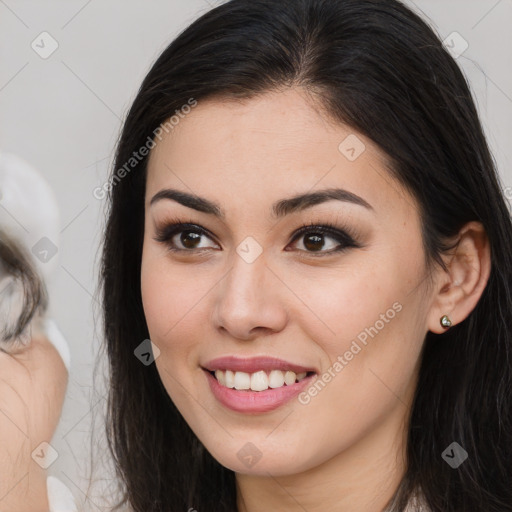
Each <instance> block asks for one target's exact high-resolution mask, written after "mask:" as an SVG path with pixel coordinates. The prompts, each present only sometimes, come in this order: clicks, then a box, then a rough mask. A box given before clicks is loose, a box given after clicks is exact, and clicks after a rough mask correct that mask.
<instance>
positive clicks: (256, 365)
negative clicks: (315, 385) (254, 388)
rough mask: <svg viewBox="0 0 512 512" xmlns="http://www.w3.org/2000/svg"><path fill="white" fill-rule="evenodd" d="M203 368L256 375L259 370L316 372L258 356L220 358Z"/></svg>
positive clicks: (280, 360)
mask: <svg viewBox="0 0 512 512" xmlns="http://www.w3.org/2000/svg"><path fill="white" fill-rule="evenodd" d="M203 368H204V369H205V370H208V371H215V370H231V371H234V372H246V373H255V372H257V371H259V370H263V371H271V370H281V371H286V370H291V371H292V372H295V373H303V372H315V373H318V372H317V371H316V370H315V368H312V367H307V366H302V365H300V364H295V363H290V362H289V361H285V360H283V359H278V358H275V357H267V356H258V357H249V358H240V357H235V356H224V357H218V358H216V359H212V360H211V361H208V362H207V363H206V364H205V365H203Z"/></svg>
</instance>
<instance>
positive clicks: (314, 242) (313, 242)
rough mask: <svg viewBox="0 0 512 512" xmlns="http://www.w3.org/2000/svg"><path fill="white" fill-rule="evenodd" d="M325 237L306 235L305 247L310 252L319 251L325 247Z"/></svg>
mask: <svg viewBox="0 0 512 512" xmlns="http://www.w3.org/2000/svg"><path fill="white" fill-rule="evenodd" d="M324 243H325V242H324V236H323V235H306V236H305V237H304V247H306V249H308V250H309V251H319V250H321V249H322V248H323V246H324Z"/></svg>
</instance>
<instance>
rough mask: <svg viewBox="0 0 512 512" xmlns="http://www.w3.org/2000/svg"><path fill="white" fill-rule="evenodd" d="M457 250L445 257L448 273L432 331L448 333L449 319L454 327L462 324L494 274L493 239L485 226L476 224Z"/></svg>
mask: <svg viewBox="0 0 512 512" xmlns="http://www.w3.org/2000/svg"><path fill="white" fill-rule="evenodd" d="M457 240H458V242H457V243H456V246H455V247H454V248H453V249H452V250H451V251H449V252H448V253H447V254H445V255H444V256H443V259H444V261H445V263H446V266H447V270H446V271H445V270H443V269H439V271H438V278H437V279H436V288H435V291H434V297H433V303H432V307H431V309H430V312H429V316H428V325H427V327H428V330H429V331H432V332H434V333H437V334H441V333H443V332H446V330H447V329H446V328H445V327H443V326H442V325H441V323H440V319H441V317H442V316H443V315H448V317H449V318H450V320H451V321H452V325H456V324H458V323H460V322H462V321H463V320H464V319H465V318H467V317H468V315H469V314H470V313H471V311H473V309H474V308H475V306H476V305H477V303H478V301H479V300H480V297H481V296H482V293H483V291H484V289H485V286H486V284H487V281H488V280H489V275H490V273H491V251H490V246H489V239H488V237H487V233H486V232H485V229H484V227H483V225H482V224H481V223H480V222H476V221H472V222H469V223H467V224H465V225H464V226H463V227H462V229H461V230H460V231H459V233H458V235H457Z"/></svg>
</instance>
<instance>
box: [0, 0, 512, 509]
mask: <svg viewBox="0 0 512 512" xmlns="http://www.w3.org/2000/svg"><path fill="white" fill-rule="evenodd" d="M216 3H219V2H216ZM406 3H407V4H409V5H411V6H412V7H413V8H414V9H417V10H418V11H420V12H421V13H423V15H424V17H427V18H428V19H429V20H430V23H431V25H432V26H434V27H435V29H436V30H437V32H438V33H439V35H440V36H441V38H442V39H445V38H446V37H447V36H449V35H450V34H452V33H453V32H454V31H455V32H458V33H459V34H460V35H461V36H462V37H463V38H464V40H466V41H467V43H468V44H469V46H468V48H467V50H466V51H465V52H464V53H463V54H462V56H460V57H459V58H458V62H459V64H460V65H461V66H462V68H463V69H464V71H465V73H466V75H467V76H468V77H469V79H470V82H471V84H472V87H473V91H474V94H475V97H476V99H477V103H478V108H479V111H480V115H481V119H482V121H483V124H484V127H485V130H486V133H487V136H488V140H489V143H490V145H491V149H492V150H493V153H494V155H495V158H496V160H497V163H498V166H499V169H500V174H501V177H502V182H503V186H504V187H505V188H507V187H511V188H507V195H508V197H509V198H512V170H511V165H510V164H511V160H512V148H511V141H512V121H511V119H512V71H511V70H512V32H511V31H510V25H511V22H512V0H499V1H497V0H474V1H469V0H450V1H447V0H434V1H427V0H421V1H420V0H416V1H415V2H414V3H413V2H410V1H409V2H406ZM214 4H215V2H213V1H210V2H207V1H206V0H172V1H169V0H166V1H163V0H150V1H142V0H139V1H134V0H89V1H87V0H82V1H70V0H62V1H57V0H53V1H41V0H33V1H23V0H0V62H1V63H2V66H1V68H0V119H1V122H0V148H1V149H2V150H4V151H7V152H12V153H16V154H17V155H19V156H21V157H23V158H24V159H25V160H27V161H28V162H29V163H31V164H32V165H34V166H35V167H37V168H38V169H39V170H40V171H41V172H42V174H43V175H44V176H45V178H46V179H47V180H48V182H49V183H50V185H51V186H52V188H53V190H54V191H55V194H56V197H57V200H58V203H59V207H60V211H61V218H62V223H61V224H62V226H61V229H62V231H61V240H60V246H59V256H60V260H59V269H58V273H57V274H56V276H55V279H54V280H53V281H52V282H51V283H50V296H51V303H52V306H51V314H52V316H53V317H54V318H55V319H56V321H57V323H58V325H59V327H60V329H61V330H62V332H63V334H64V336H65V337H66V339H67V340H68V343H69V345H70V348H71V359H72V360H71V371H70V378H69V387H68V390H67V398H66V402H65V405H64V410H63V414H62V419H61V423H60V425H59V428H58V430H57V433H56V435H55V437H54V439H53V441H52V445H53V446H54V447H55V448H56V449H57V451H58V452H59V458H58V459H57V461H56V462H55V463H54V464H53V465H52V466H51V468H50V469H49V472H50V473H51V474H54V475H56V476H58V477H60V478H61V479H62V480H63V481H64V483H66V484H67V485H68V486H69V487H70V488H71V490H72V491H73V493H74V494H75V496H76V497H77V499H79V500H83V496H84V493H85V492H86V490H87V485H86V482H87V479H88V473H87V468H88V467H89V466H88V464H89V455H90V447H89V442H90V439H89V434H90V432H91V429H92V427H91V424H92V423H91V422H92V420H93V419H94V418H95V416H96V415H98V416H101V414H99V413H101V409H102V406H103V405H104V399H103V398H102V397H103V396H104V395H103V393H102V391H101V390H100V389H96V390H95V391H93V387H92V382H93V380H92V375H93V368H94V366H95V356H96V354H97V353H98V346H99V341H100V322H99V317H98V312H96V313H94V310H95V309H96V311H98V303H97V295H96V294H97V291H96V288H97V277H96V276H97V270H98V256H99V252H98V245H99V241H100V235H101V233H102V225H103V215H104V210H103V209H104V206H105V205H104V204H103V201H101V200H98V199H96V198H95V197H94V196H93V190H94V189H95V188H96V187H98V186H101V185H102V184H103V183H104V182H105V180H106V177H107V169H108V167H109V165H110V164H111V162H112V159H113V150H114V146H115V141H116V139H117V136H118V133H119V129H120V126H121V120H122V119H123V117H124V115H125V114H126V111H127V109H128V107H129V105H130V102H131V100H132V99H133V97H134V95H135V93H136V91H137V89H138V87H139V85H140V82H141V80H142V79H143V77H144V76H145V74H146V72H147V71H148V69H149V67H150V65H151V63H152V62H153V61H154V59H155V58H156V57H157V56H158V54H159V53H160V52H161V51H162V50H163V49H164V48H165V47H166V46H167V44H168V43H169V42H170V41H171V40H172V38H173V37H174V36H175V35H176V34H177V33H178V32H179V31H181V30H182V29H183V28H184V27H186V26H187V25H188V24H189V23H190V22H191V21H192V20H193V19H195V18H196V17H197V16H198V15H199V14H201V13H203V12H204V11H206V10H208V9H209V8H210V7H211V6H213V5H214ZM43 31H47V32H49V33H50V34H51V36H52V37H53V38H54V39H55V40H56V41H57V42H58V45H59V46H58V49H57V50H56V51H55V52H54V53H53V54H52V55H51V56H50V57H49V58H47V59H42V58H41V57H40V56H39V55H38V54H37V53H36V52H35V51H34V50H33V49H32V48H31V43H32V41H33V40H35V39H36V38H37V36H39V34H40V33H41V32H43ZM457 37H458V36H457ZM457 44H459V43H457ZM97 413H98V414H97ZM99 423H101V418H100V421H99ZM96 465H100V466H101V461H100V460H99V459H98V461H97V462H96ZM94 500H95V501H94V503H91V504H90V505H89V507H88V508H90V509H91V510H100V508H99V506H100V500H99V498H94Z"/></svg>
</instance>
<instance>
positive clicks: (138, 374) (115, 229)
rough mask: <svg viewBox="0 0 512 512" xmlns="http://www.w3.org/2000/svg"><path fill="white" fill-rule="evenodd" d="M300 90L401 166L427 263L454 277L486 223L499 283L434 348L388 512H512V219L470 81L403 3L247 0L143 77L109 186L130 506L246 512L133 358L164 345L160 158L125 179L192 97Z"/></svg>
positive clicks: (116, 440)
mask: <svg viewBox="0 0 512 512" xmlns="http://www.w3.org/2000/svg"><path fill="white" fill-rule="evenodd" d="M292 86H294V87H302V88H305V89H306V90H308V91H309V92H310V93H311V94H312V95H313V96H314V97H315V98H316V100H317V103H318V105H319V108H321V109H322V111H323V112H324V113H325V115H326V116H329V117H330V118H331V119H333V120H336V121H337V122H340V123H346V124H348V125H349V126H351V127H353V128H354V129H355V130H357V131H358V132H360V133H362V134H364V135H365V136H367V137H369V138H370V139H371V140H373V141H374V142H375V143H376V144H377V145H378V146H379V147H380V148H381V149H382V150H383V151H384V152H385V153H386V154H387V155H388V156H389V160H390V162H391V165H390V168H389V172H390V175H391V176H393V177H394V178H396V179H397V180H399V182H400V183H401V184H403V185H405V187H406V188H407V190H409V191H410V193H411V194H412V195H413V196H414V197H415V198H416V200H417V202H418V205H419V211H420V215H421V220H422V228H423V229H422V234H423V242H424V246H425V254H426V259H427V261H428V262H431V263H432V262H435V261H437V262H438V263H441V259H440V255H441V254H442V252H443V251H444V250H446V246H445V245H444V241H445V240H446V239H447V238H448V237H452V236H454V235H456V234H457V232H458V231H459V229H460V228H461V227H462V226H463V225H464V224H465V223H467V222H469V221H472V220H476V221H480V222H481V223H482V224H483V226H484V228H485V230H486V232H487V235H488V237H489V241H490V247H491V258H492V269H491V274H490V278H489V281H488V283H487V286H486V288H485V290H484V292H483V295H482V297H481V299H480V301H479V302H478V304H477V306H476V308H475V309H474V310H473V311H472V312H471V314H470V315H469V316H468V318H467V319H466V320H464V321H463V322H461V323H460V324H458V325H456V326H454V327H453V328H452V329H450V330H449V331H447V332H446V333H444V334H443V335H436V334H434V333H431V332H429V333H428V334H427V336H426V339H425V343H424V349H423V352H422V360H421V368H420V372H419V381H418V386H417V392H416V395H415V399H414V403H413V407H412V410H411V416H410V425H409V431H408V443H407V469H406V473H405V476H404V478H403V480H402V482H401V484H400V486H399V487H398V489H397V491H396V493H395V496H394V497H393V499H392V500H391V502H390V507H392V508H393V510H396V511H403V510H404V507H405V505H406V503H407V502H408V500H409V498H410V497H411V495H412V493H413V492H414V491H415V490H420V491H421V492H422V493H423V495H424V497H425V501H426V503H427V505H428V506H429V507H430V508H431V509H432V510H434V511H450V512H451V511H454V512H455V511H461V512H462V511H465V512H468V511H476V510H482V511H483V510H485V511H486V512H505V511H511V510H512V401H511V389H512V360H511V348H512V345H511V344H512V291H511V290H512V256H511V253H512V251H511V248H512V223H511V218H510V213H509V210H508V208H507V204H506V202H505V200H504V197H503V193H502V187H501V186H500V182H499V177H498V175H497V172H496V169H495V164H494V162H493V159H492V157H491V155H490V151H489V148H488V146H487V143H486V140H485V137H484V134H483V130H482V127H481V124H480V121H479V118H478V115H477V111H476V109H475V105H474V102H473V100H472V96H471V93H470V90H469V87H468V84H467V82H466V80H465V78H464V76H463V74H462V73H461V71H460V69H459V67H458V65H457V64H456V62H455V61H454V59H453V58H452V57H451V56H450V54H449V53H448V51H447V50H446V49H445V48H444V47H443V45H442V43H441V42H440V40H439V38H438V37H437V36H436V34H435V33H434V32H433V31H432V29H431V28H430V27H429V26H428V25H427V24H426V23H425V22H424V21H423V20H422V19H421V18H420V17H419V16H417V15H416V14H414V13H413V12H411V11H410V10H409V9H408V8H406V7H405V6H404V5H402V4H401V3H399V2H397V1H394V0H387V1H383V0H232V1H230V2H227V3H225V4H223V5H220V6H218V7H217V8H215V9H212V10H211V11H209V12H207V13H206V14H204V15H203V16H201V17H200V18H199V19H197V20H196V21H195V22H193V23H192V24H191V25H190V26H189V27H188V28H186V29H185V30H184V31H183V32H182V33H181V34H179V36H178V37H177V38H176V39H174V41H173V42H172V43H171V44H170V45H169V46H168V47H167V48H166V49H165V51H164V52H163V53H162V54H161V56H160V57H159V58H158V59H157V61H156V62H155V63H154V65H153V66H152V68H151V70H150V71H149V73H148V74H147V76H146V78H145V79H144V81H143V83H142V85H141V87H140V90H139V91H138V94H137V96H136V98H135V100H134V102H133V105H132V107H131V109H130V111H129V113H128V116H127V118H126V121H125V123H124V127H123V130H122V134H121V137H120V140H119V143H118V146H117V153H116V160H115V166H114V169H113V170H112V176H111V182H110V183H109V187H108V200H109V213H108V220H107V225H106V229H105V235H104V244H103V254H102V261H101V280H100V282H101V291H102V300H103V306H102V307H103V312H104V335H105V342H106V351H107V354H108V358H109V370H110V379H111V380H110V391H109V401H108V416H107V435H108V439H109V445H110V449H111V451H112V455H113V457H114V461H115V464H116V467H117V470H118V475H119V477H120V480H121V482H122V484H123V486H124V488H125V493H124V499H123V502H122V503H127V504H129V505H130V506H131V507H132V508H133V509H134V510H135V511H141V512H142V511H143V512H149V511H166V512H169V511H178V510H188V509H189V508H192V507H193V508H195V509H197V510H198V511H200V512H207V511H215V512H234V511H236V484H235V475H234V473H233V472H232V471H231V470H228V469H226V468H224V467H222V466H221V465H220V464H219V463H218V462H217V461H216V460H215V459H213V457H212V456H211V455H210V454H209V453H208V452H207V451H206V450H205V449H204V447H203V445H202V444H201V443H200V442H199V440H198V439H197V438H196V436H195V435H194V434H193V432H192V431H191V430H190V428H189V427H188V425H187V424H186V422H185V421H184V420H183V418H182V416H181V415H180V413H179V412H178V410H177V409H176V407H175V406H174V404H173V402H172V401H171V399H170V398H169V396H168V394H167V392H166V390H165V388H164V386H163V384H162V382H161V380H160V378H159V375H158V372H157V369H156V367H155V365H154V364H152V365H150V366H147V367H146V366H144V365H142V364H141V363H140V361H139V360H138V359H137V358H136V357H135V356H134V349H135V348H136V347H137V346H138V345H139V344H140V343H141V342H142V341H143V340H145V339H147V338H149V333H148V329H147V325H146V321H145V318H144V313H143V308H142V300H141V290H140V269H141V255H142V243H143V233H144V195H145V181H146V164H147V157H144V158H140V161H138V162H137V163H136V164H135V165H133V166H132V165H131V164H130V167H127V165H126V164H127V162H129V161H130V158H132V155H133V152H134V151H138V150H139V148H141V147H143V146H145V145H146V144H147V143H148V141H149V140H152V139H154V138H155V134H158V133H159V132H158V131H156V132H155V130H156V129H157V128H158V127H159V125H161V123H164V122H165V121H166V120H169V118H170V117H171V116H173V115H174V114H175V112H176V110H178V111H179V110H180V109H181V108H182V106H183V105H186V104H188V103H189V102H190V99H191V98H193V99H194V100H195V101H198V102H201V100H204V99H205V98H211V97H216V98H221V97H223V98H231V99H247V98H251V97H254V96H255V95H258V94H262V93H264V92H267V91H272V90H279V89H284V88H287V87H292ZM148 137H149V139H148ZM131 163H133V161H131ZM123 166H124V171H125V172H120V169H122V168H123ZM452 442H457V443H459V444H460V445H461V446H462V447H463V448H464V449H465V450H466V451H467V452H468V454H469V457H468V459H467V460H466V461H465V462H464V463H463V464H462V465H460V466H459V467H458V469H456V470H455V469H452V468H451V467H450V466H449V465H448V464H447V463H446V462H445V461H444V460H443V458H442V453H443V451H444V450H445V449H446V447H448V446H449V445H450V444H451V443H452Z"/></svg>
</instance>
